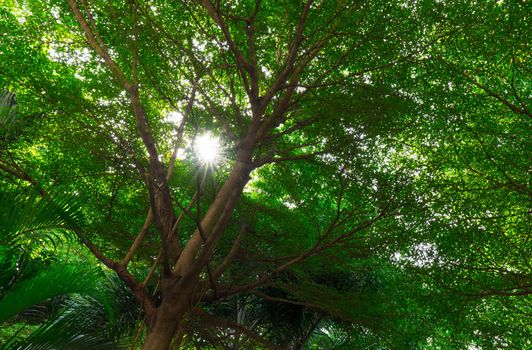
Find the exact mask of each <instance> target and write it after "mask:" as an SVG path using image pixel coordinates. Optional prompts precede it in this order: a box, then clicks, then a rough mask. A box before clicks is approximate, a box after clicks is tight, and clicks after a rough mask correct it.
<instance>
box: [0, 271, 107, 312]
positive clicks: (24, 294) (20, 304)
mask: <svg viewBox="0 0 532 350" xmlns="http://www.w3.org/2000/svg"><path fill="white" fill-rule="evenodd" d="M99 274H101V272H99V271H98V270H96V269H90V270H86V267H85V266H84V265H82V264H70V265H57V264H56V265H54V266H51V267H50V268H49V269H47V270H44V271H42V272H40V273H38V274H37V275H36V276H35V277H33V278H30V279H28V280H25V281H22V282H19V283H18V284H17V285H16V286H15V287H14V288H13V289H12V290H10V291H9V292H8V293H7V294H6V295H5V296H4V297H3V298H2V299H1V300H0V322H4V321H6V320H8V319H10V318H11V317H13V316H14V315H16V314H18V313H20V312H22V311H24V310H25V309H27V308H28V307H30V306H32V305H34V304H37V303H38V302H40V301H43V300H46V299H49V298H52V297H54V296H57V295H63V294H70V293H88V292H89V293H90V292H93V291H94V288H95V281H96V280H98V275H99Z"/></svg>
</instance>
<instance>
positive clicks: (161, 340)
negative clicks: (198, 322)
mask: <svg viewBox="0 0 532 350" xmlns="http://www.w3.org/2000/svg"><path fill="white" fill-rule="evenodd" d="M188 306H189V303H188V302H187V300H185V299H182V300H179V301H178V302H177V304H174V305H171V304H168V303H165V302H163V303H162V304H161V306H159V308H157V311H156V313H155V315H153V318H152V320H150V321H151V322H148V334H147V335H146V338H145V339H144V345H143V346H142V350H168V349H169V348H170V345H171V344H172V339H173V338H174V335H175V334H176V332H177V329H178V326H179V324H180V322H181V320H182V319H183V317H184V315H185V313H186V311H187V310H188V308H189V307H188Z"/></svg>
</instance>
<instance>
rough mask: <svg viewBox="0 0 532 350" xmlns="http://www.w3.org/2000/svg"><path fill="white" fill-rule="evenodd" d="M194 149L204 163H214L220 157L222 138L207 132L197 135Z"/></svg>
mask: <svg viewBox="0 0 532 350" xmlns="http://www.w3.org/2000/svg"><path fill="white" fill-rule="evenodd" d="M194 150H195V152H196V155H197V156H198V159H199V160H200V161H201V162H202V163H205V164H214V163H216V161H217V160H218V159H219V158H220V140H219V139H218V138H217V137H215V136H213V135H211V133H209V132H207V133H205V134H203V135H201V136H198V137H196V141H195V142H194Z"/></svg>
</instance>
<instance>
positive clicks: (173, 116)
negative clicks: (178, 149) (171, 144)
mask: <svg viewBox="0 0 532 350" xmlns="http://www.w3.org/2000/svg"><path fill="white" fill-rule="evenodd" d="M181 120H183V115H182V114H181V113H179V112H170V113H168V114H167V115H166V118H165V121H166V122H168V123H172V124H179V123H180V122H181Z"/></svg>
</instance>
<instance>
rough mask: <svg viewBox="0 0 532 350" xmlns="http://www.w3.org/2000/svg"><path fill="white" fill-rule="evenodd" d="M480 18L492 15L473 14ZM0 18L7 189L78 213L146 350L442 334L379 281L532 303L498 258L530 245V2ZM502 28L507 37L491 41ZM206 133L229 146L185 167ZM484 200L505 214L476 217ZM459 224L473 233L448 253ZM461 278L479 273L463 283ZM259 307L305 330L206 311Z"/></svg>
mask: <svg viewBox="0 0 532 350" xmlns="http://www.w3.org/2000/svg"><path fill="white" fill-rule="evenodd" d="M475 11H476V12H477V13H479V16H480V15H482V18H486V20H485V21H480V22H479V23H477V24H475V23H471V21H470V19H469V17H468V15H469V13H471V12H475ZM1 16H2V17H1V22H0V23H1V26H2V32H3V33H9V35H3V37H2V38H3V39H2V42H0V51H1V52H2V55H4V56H5V58H6V59H5V60H2V62H9V64H6V63H0V72H2V74H1V80H0V86H2V87H5V88H8V89H9V90H10V91H14V92H15V93H16V95H17V98H18V101H19V105H20V106H23V107H22V108H21V109H22V110H21V115H22V116H23V117H21V118H20V120H21V121H24V123H19V124H18V126H17V128H18V129H17V128H12V129H13V130H15V131H13V132H11V131H10V134H9V136H10V137H9V138H8V137H5V138H4V141H3V143H2V148H1V150H0V152H1V153H0V168H1V169H2V170H3V171H4V173H5V174H6V177H5V178H4V180H3V184H4V185H5V187H6V188H8V187H9V188H13V187H16V186H21V182H26V183H27V184H30V185H31V186H33V187H35V188H37V189H38V190H39V191H40V193H41V195H43V196H47V193H55V192H62V193H68V194H70V195H72V196H73V197H76V198H77V199H78V200H79V202H80V203H83V207H82V208H81V210H82V211H83V213H84V215H85V216H86V218H87V222H88V224H87V225H86V226H84V227H75V228H73V230H74V232H75V233H76V235H77V237H78V238H79V239H80V241H81V242H82V243H83V244H84V245H85V246H86V247H87V248H88V249H89V250H90V251H91V253H92V254H93V255H94V256H95V257H96V258H98V260H99V261H100V262H101V263H103V264H104V265H105V266H107V267H108V268H109V269H111V270H113V271H114V272H115V273H116V274H117V276H118V277H119V278H120V279H121V280H122V281H123V282H124V283H125V284H126V285H127V286H128V287H129V288H130V289H131V291H132V293H133V294H134V295H135V297H136V299H137V301H138V303H139V304H140V305H141V307H142V309H143V311H144V313H145V319H146V327H147V334H146V336H145V339H144V347H143V348H144V349H167V348H168V347H169V346H170V344H171V343H172V341H173V342H174V344H176V345H179V344H180V343H186V342H189V341H205V342H207V343H209V342H211V343H214V344H220V342H221V340H220V333H218V334H216V332H213V331H212V330H213V329H220V328H222V329H225V331H223V332H222V333H221V334H222V335H224V336H227V334H228V333H227V332H228V331H227V329H230V330H231V332H233V333H231V334H232V335H231V337H232V338H231V339H229V343H228V345H227V346H228V347H230V346H235V344H239V341H242V339H244V338H245V339H246V340H245V341H251V342H253V344H255V345H249V343H246V344H248V345H242V344H245V343H241V345H240V346H241V347H244V346H257V345H256V344H260V346H264V347H270V348H275V347H281V346H285V347H286V346H290V347H292V348H297V347H298V346H299V347H303V346H304V345H305V343H307V342H308V341H309V339H310V338H311V336H312V334H314V333H315V330H316V329H317V328H318V325H319V324H320V323H319V322H322V321H323V322H332V323H333V324H335V326H334V327H336V329H337V330H339V329H342V327H341V326H338V325H342V322H340V321H343V322H346V323H347V324H351V325H352V324H356V325H360V326H361V327H362V328H361V330H362V331H360V332H359V333H360V334H362V333H364V332H365V333H366V334H374V335H375V336H376V337H377V338H379V337H380V338H381V339H384V340H382V341H383V342H392V343H393V344H395V345H396V346H397V347H404V348H407V347H411V346H412V344H421V343H423V342H424V341H425V342H427V341H428V340H427V339H429V338H430V337H433V338H435V337H436V334H437V331H436V330H435V329H436V328H437V327H436V326H435V327H432V328H431V327H429V326H428V325H425V326H423V327H421V326H419V325H418V329H417V330H418V335H415V332H413V331H412V327H413V324H412V323H409V322H407V321H405V318H406V317H408V316H409V315H411V311H409V310H411V309H416V310H418V311H416V313H415V314H416V315H417V317H419V319H420V320H425V321H426V320H429V319H430V320H435V319H437V316H439V315H440V314H439V311H438V310H440V308H443V309H444V308H445V307H447V306H448V303H447V301H448V300H447V299H445V297H442V300H440V301H434V300H432V301H431V304H429V305H428V306H426V307H425V309H424V308H423V307H422V306H421V304H420V302H419V300H417V301H416V300H410V301H409V302H408V303H407V302H405V303H403V304H401V303H400V302H399V300H400V298H399V297H404V295H403V294H402V293H398V292H396V291H395V292H394V290H393V288H391V286H392V283H400V284H401V285H404V286H407V285H408V282H410V287H409V289H408V291H410V292H411V293H419V295H423V293H424V292H423V286H424V285H425V284H426V283H429V284H430V285H431V287H430V290H431V292H432V293H433V294H434V295H440V294H439V293H440V292H441V290H442V289H443V290H452V292H453V294H451V295H457V294H456V293H458V294H460V293H461V295H466V296H470V297H475V296H476V297H477V298H475V299H474V300H477V303H478V300H479V299H478V297H486V296H490V295H497V294H504V293H506V294H509V297H512V298H513V297H517V296H523V297H524V298H527V296H528V295H529V294H530V266H529V265H528V263H527V262H526V261H522V258H521V259H520V258H519V257H518V256H514V255H510V256H508V257H509V258H508V259H507V260H505V263H504V264H503V265H504V269H503V270H501V267H500V266H499V264H498V262H497V259H499V258H500V257H501V256H503V254H500V252H501V251H504V252H507V251H508V250H509V249H508V248H509V247H510V246H512V247H513V246H518V247H519V250H520V251H521V250H522V252H523V253H524V254H525V255H524V256H527V255H526V254H528V255H529V253H530V245H529V244H528V240H526V239H525V238H524V236H523V232H526V231H525V229H526V227H527V224H529V223H528V222H527V219H526V216H525V214H526V210H527V209H526V208H527V201H528V200H529V196H530V182H529V180H528V175H527V171H528V170H527V166H526V164H527V163H526V162H527V159H528V158H527V152H526V148H525V146H526V143H527V142H526V135H527V130H528V131H529V129H530V112H529V107H528V104H527V102H528V101H527V100H526V98H525V96H529V92H530V84H529V82H528V80H527V79H526V76H527V74H526V73H527V72H526V69H527V68H526V67H527V64H526V63H527V60H529V56H527V48H526V45H525V43H526V42H527V40H526V39H527V37H526V36H527V34H526V33H527V31H526V29H525V28H526V25H527V23H526V20H525V19H526V6H525V4H524V3H520V2H516V3H512V4H504V3H499V4H489V5H485V6H480V7H478V6H476V5H475V4H471V3H470V2H469V1H464V2H461V1H455V2H431V1H424V2H418V3H412V4H410V3H407V2H403V1H390V2H382V1H374V2H372V1H349V2H326V1H322V2H314V1H311V0H309V1H306V2H291V3H283V4H282V5H281V4H279V3H276V2H263V1H254V2H252V1H241V2H237V3H233V4H221V3H218V2H217V3H213V2H211V1H198V2H170V1H168V2H152V1H126V2H121V3H118V4H115V3H113V4H111V3H109V2H107V1H90V2H89V1H85V0H81V1H76V0H68V1H67V2H60V1H53V0H50V1H24V2H7V3H6V5H4V7H3V8H2V13H1ZM490 20H491V21H490ZM519 21H521V22H519ZM501 23H502V24H504V25H502V26H501ZM500 28H502V29H500ZM495 31H497V32H496V33H495ZM523 33H525V34H523ZM494 34H497V35H499V36H500V37H501V38H503V39H504V38H511V39H512V40H510V41H509V43H507V44H505V45H502V46H501V47H495V46H494V45H492V44H490V43H488V42H487V36H488V35H494ZM471 43H473V44H477V46H475V45H471ZM469 50H471V52H472V53H471V55H469V56H468V55H467V53H468V52H469ZM508 57H510V59H508ZM492 66H493V69H491V67H492ZM480 98H482V100H481V99H480ZM479 101H482V102H479ZM486 114H487V115H489V116H490V117H489V118H486V119H484V117H485V115H486ZM501 114H502V115H503V117H500V118H499V116H500V115H501ZM165 116H173V117H176V118H175V119H178V121H177V122H171V121H169V120H168V119H166V120H165ZM177 117H178V118H177ZM484 120H489V121H490V124H488V125H485V129H484V128H483V127H482V128H481V127H480V126H479V125H481V124H482V122H483V121H484ZM450 121H453V122H452V123H451V122H450ZM13 125H14V124H13ZM450 127H454V128H455V129H454V130H453V133H450V132H449V129H450ZM10 130H11V129H10ZM207 131H208V133H207ZM492 131H493V132H492ZM479 133H481V134H482V136H483V137H479ZM508 134H511V135H515V136H516V137H517V138H518V139H520V140H523V142H522V143H521V142H516V143H514V142H510V139H509V137H506V138H503V139H502V140H504V141H501V137H502V136H501V135H506V136H508ZM206 135H210V136H206ZM214 137H216V138H218V140H222V141H221V143H222V144H223V146H220V147H221V148H222V149H221V150H219V153H220V154H219V155H218V157H219V158H221V159H219V160H218V161H217V162H215V161H213V160H214V158H215V157H214V156H213V155H212V154H211V155H210V156H209V157H210V158H209V157H207V158H208V159H206V158H205V157H203V159H202V158H200V159H192V160H191V158H193V157H192V156H191V155H190V153H193V152H190V151H191V150H195V151H198V148H201V145H200V144H198V141H193V140H198V139H199V140H201V139H203V140H207V141H209V142H210V144H209V147H211V148H217V147H219V146H218V145H217V144H216V142H215V141H213V140H215V138H214ZM449 139H450V140H449ZM187 143H188V144H187ZM479 145H480V148H479V147H478V146H479ZM479 149H480V151H478V150H479ZM472 150H474V152H477V153H478V152H480V154H478V155H477V153H469V152H471V151H472ZM495 151H496V154H500V155H501V157H502V159H503V160H502V161H501V160H500V159H499V160H497V159H495V158H496V157H495V156H493V153H492V152H495ZM196 153H197V152H196ZM183 154H184V155H186V154H188V157H182V155H183ZM464 155H467V156H466V157H465V158H464ZM209 159H210V161H206V160H209ZM516 164H517V166H515V165H516ZM466 178H467V185H468V186H466V188H464V187H462V186H460V185H461V184H462V181H463V180H464V179H466ZM486 183H494V184H496V186H498V187H497V188H498V190H500V192H497V196H503V197H504V196H506V195H507V194H508V193H511V194H512V197H511V205H509V206H508V207H507V208H506V209H505V206H504V205H503V204H501V203H500V202H498V200H497V199H494V198H491V197H488V195H490V193H491V192H490V190H491V189H490V188H486V187H483V186H484V185H486ZM470 184H478V185H479V186H480V188H481V190H480V191H479V192H475V191H476V189H473V188H470V187H469V185H470ZM472 187H475V186H472ZM457 188H459V190H460V192H458V191H456V189H457ZM51 189H53V191H50V190H51ZM475 193H479V195H478V197H477V196H476V195H473V194H475ZM449 205H450V206H449ZM492 208H495V209H497V211H501V212H504V213H503V214H504V215H503V216H504V219H502V220H503V221H504V225H506V226H505V227H504V228H501V226H500V225H501V222H502V221H493V220H492V221H490V222H496V224H493V226H485V225H484V227H485V228H484V229H481V228H480V227H482V226H483V223H484V221H485V220H488V221H489V220H491V219H493V218H492V217H491V216H489V217H485V215H484V214H486V213H487V211H490V212H493V211H492ZM466 212H471V213H475V214H479V215H480V214H482V215H484V216H482V220H480V217H479V216H475V217H474V218H471V217H467V216H464V215H465V213H466ZM447 214H448V215H447ZM457 222H458V224H457ZM479 222H480V223H479ZM462 224H464V226H462V227H461V226H460V225H462ZM464 228H465V229H466V230H471V231H475V232H477V233H478V234H479V237H481V238H482V239H483V240H484V239H485V245H482V246H481V248H478V247H476V246H475V247H474V249H473V250H470V249H469V248H467V247H465V246H464V245H463V244H461V239H462V237H460V235H462V234H463V229H464ZM488 228H489V230H490V232H501V234H502V236H505V237H507V240H506V241H504V240H499V239H497V238H492V237H488V236H487V235H484V234H481V233H480V231H485V230H486V229H488ZM479 230H480V231H479ZM497 230H500V231H497ZM447 232H450V233H451V234H447ZM454 232H456V235H453V233H454ZM405 233H407V234H405ZM502 236H501V237H502ZM467 237H469V238H473V239H475V237H476V236H475V235H467ZM483 242H484V241H483ZM479 244H480V241H479ZM482 244H484V243H482ZM434 247H436V248H434ZM464 247H465V248H464ZM478 249H480V250H484V249H486V250H487V251H488V252H487V253H486V256H484V257H483V258H479V257H477V256H476V255H475V254H474V251H478ZM412 250H413V252H412ZM416 251H417V252H418V253H419V252H421V254H425V255H426V254H428V255H431V254H432V258H431V259H429V262H430V264H428V265H429V266H425V265H423V264H422V263H420V261H421V262H423V259H422V258H420V257H419V256H418V257H417V258H416V254H415V253H416ZM394 254H396V255H394ZM390 256H396V257H399V258H398V261H399V262H401V263H406V264H407V265H408V264H410V265H413V267H412V266H410V267H412V268H413V269H414V270H416V269H419V268H420V267H422V268H423V272H424V273H426V274H427V276H428V277H427V278H426V279H422V280H420V279H416V278H414V279H413V280H412V277H410V276H412V275H404V271H402V270H401V269H400V267H399V266H398V265H400V264H399V262H396V263H394V262H393V261H390V259H389V258H390ZM409 259H410V260H409ZM412 259H413V260H412ZM436 262H439V263H436ZM416 264H417V265H416ZM429 267H430V268H429ZM431 269H433V270H435V271H436V273H434V272H431ZM482 269H487V270H482ZM488 270H489V271H498V272H500V273H502V274H503V275H504V277H503V278H501V275H496V276H495V278H494V279H493V280H491V279H488V280H487V279H486V278H485V277H486V275H485V274H482V273H481V272H479V271H488ZM346 271H347V272H346ZM469 271H477V272H475V274H469ZM440 273H445V274H450V275H451V276H453V277H452V278H448V277H445V278H443V279H442V280H443V283H442V281H440V282H439V283H435V281H439V280H440V279H438V278H437V277H438V276H439V274H440ZM508 273H510V275H508ZM435 274H436V277H435ZM334 276H337V277H334ZM414 276H415V275H414ZM462 276H465V277H466V279H467V280H470V279H473V280H476V281H482V283H480V284H479V285H478V288H476V289H474V290H464V289H463V288H464V286H463V284H461V283H460V282H459V281H460V278H461V277H462ZM339 280H340V281H343V282H340V281H339ZM349 280H351V282H350V283H346V281H349ZM372 281H373V282H372ZM449 281H453V282H452V283H451V285H449ZM342 283H344V284H342ZM345 284H347V285H345ZM466 289H467V288H466ZM406 294H408V292H407V293H406ZM441 295H443V294H441ZM394 298H399V299H394ZM257 299H259V300H260V299H263V300H265V301H268V302H270V303H282V304H283V305H284V304H291V305H297V306H299V307H303V309H300V310H299V311H298V312H300V313H296V314H297V315H299V316H298V317H303V316H304V317H307V316H308V320H309V322H307V323H305V322H300V324H302V325H303V324H305V325H306V326H305V327H306V328H305V327H302V328H301V330H302V331H301V333H298V334H296V333H294V335H293V337H292V338H291V339H281V338H276V337H275V336H272V335H271V332H268V331H267V330H268V329H271V327H270V328H269V327H268V325H267V322H266V321H265V320H267V318H264V317H262V316H261V317H258V318H257V319H258V320H259V321H257V322H258V323H253V321H251V322H250V323H249V324H246V322H245V321H244V320H243V319H242V318H240V319H239V318H237V319H236V320H232V319H231V316H229V315H227V314H224V312H222V311H223V310H220V309H219V308H218V303H219V302H220V301H222V300H225V301H227V302H233V303H234V308H235V309H234V310H237V311H238V310H240V311H241V312H244V311H242V310H246V309H247V308H251V309H257V306H247V307H246V305H248V304H249V305H257ZM349 299H351V301H350V300H349ZM352 300H360V303H353V302H352ZM403 300H404V299H403ZM510 300H513V299H510ZM519 300H521V299H519ZM522 300H524V303H525V304H526V302H527V300H529V299H522ZM386 301H387V302H386ZM439 302H441V305H440V304H439ZM510 302H511V303H512V304H513V305H517V304H518V303H520V302H521V301H519V302H516V303H513V301H510ZM274 305H276V304H274ZM442 305H444V306H445V307H443V306H442ZM475 305H478V304H475ZM368 306H370V307H371V309H370V310H371V312H368V310H367V309H364V308H368ZM229 310H231V308H229ZM294 312H295V311H294ZM259 314H260V313H259ZM292 315H295V314H292ZM287 317H288V316H287ZM198 319H199V320H201V321H200V322H199V325H200V326H201V327H199V328H198V327H196V326H197V324H198ZM378 319H385V320H387V321H386V322H382V324H380V325H379V322H376V320H378ZM323 324H325V323H323ZM456 324H458V325H459V324H460V323H456ZM207 325H210V326H207ZM449 327H451V326H449ZM471 327H472V328H469V329H470V330H471V331H473V330H475V329H474V326H472V325H471ZM202 328H203V331H202V330H201V329H202ZM348 328H349V327H348V326H346V329H348ZM421 329H423V331H422V332H421V331H420V330H421ZM349 332H351V333H353V332H356V330H354V329H351V330H349ZM194 334H195V335H196V336H195V338H194V337H192V338H193V339H191V335H194ZM228 338H229V337H228ZM470 339H471V338H467V337H466V339H465V340H464V342H465V343H466V345H468V344H467V342H468V341H470ZM316 341H317V342H318V340H316ZM231 342H232V343H231ZM318 343H319V342H318Z"/></svg>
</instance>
